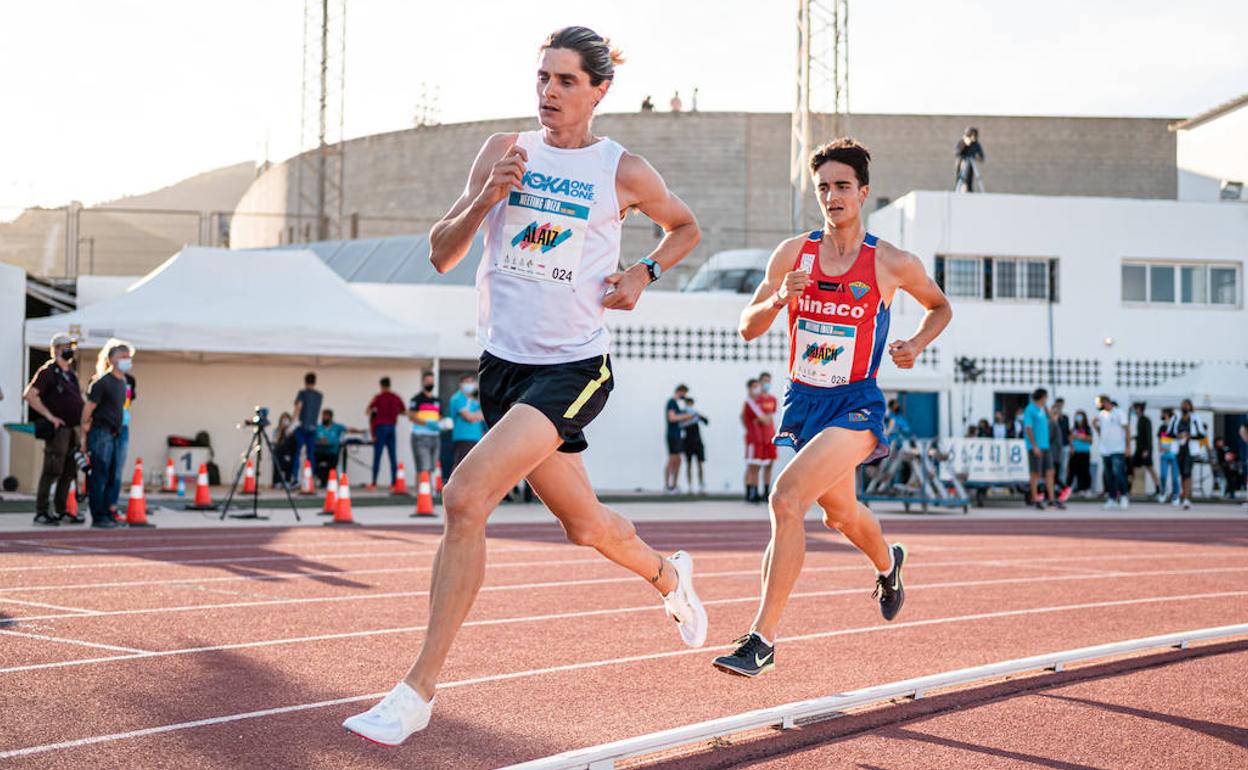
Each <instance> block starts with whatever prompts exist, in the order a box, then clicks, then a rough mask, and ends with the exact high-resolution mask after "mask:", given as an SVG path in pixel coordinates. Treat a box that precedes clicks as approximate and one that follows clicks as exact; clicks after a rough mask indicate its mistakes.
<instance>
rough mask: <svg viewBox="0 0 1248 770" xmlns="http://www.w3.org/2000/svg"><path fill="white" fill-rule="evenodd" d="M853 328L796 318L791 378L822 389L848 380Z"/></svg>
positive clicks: (852, 345)
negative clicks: (794, 351)
mask: <svg viewBox="0 0 1248 770" xmlns="http://www.w3.org/2000/svg"><path fill="white" fill-rule="evenodd" d="M857 331H858V330H857V329H856V328H855V327H853V326H842V325H840V324H830V323H824V322H822V321H815V320H812V319H810V318H798V319H797V329H796V334H797V345H796V348H797V350H796V353H797V354H796V355H795V356H794V359H793V372H792V377H793V379H795V380H799V381H801V382H804V383H806V384H807V385H817V386H819V387H824V388H826V387H834V386H836V385H844V384H846V383H848V382H849V376H850V374H851V372H852V370H853V366H854V335H855V333H856V332H857Z"/></svg>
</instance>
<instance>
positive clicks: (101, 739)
mask: <svg viewBox="0 0 1248 770" xmlns="http://www.w3.org/2000/svg"><path fill="white" fill-rule="evenodd" d="M1236 596H1248V591H1223V592H1219V593H1206V594H1185V595H1180V596H1154V597H1148V598H1143V599H1119V600H1115V601H1104V602H1085V603H1081V604H1061V605H1053V606H1049V607H1030V608H1027V609H1021V610H1002V611H998V612H981V613H975V614H972V615H956V616H951V617H945V618H931V619H928V620H914V621H909V622H902V623H890V624H888V625H879V626H862V627H859V628H843V629H838V630H835V631H821V632H816V633H810V634H802V635H799V636H791V637H782V638H781V639H780V641H783V642H789V643H797V642H806V641H812V640H815V639H827V638H830V637H836V636H852V635H857V634H871V633H880V632H887V631H896V630H898V629H902V628H917V627H920V626H933V625H941V624H945V623H965V622H972V621H977V620H993V619H997V618H1008V617H1019V616H1025V615H1039V614H1045V613H1058V612H1070V611H1073V610H1086V609H1097V608H1102V607H1124V606H1129V605H1136V604H1155V603H1164V602H1184V601H1199V600H1202V599H1222V598H1229V597H1236ZM730 647H731V646H730V645H726V646H720V647H701V648H698V649H682V650H671V651H667V652H654V653H649V654H645V655H631V656H628V657H616V658H608V659H606V660H591V661H585V662H582V663H568V664H564V665H562V666H550V667H548V668H536V669H529V670H527V671H512V672H508V673H505V674H491V675H487V676H480V677H474V678H471V679H460V680H457V681H453V682H446V683H444V684H440V685H438V689H440V690H449V689H453V688H456V687H470V686H473V685H479V684H487V683H492V682H503V681H508V680H513V679H525V678H529V677H537V676H545V675H548V674H558V673H564V672H567V671H580V670H583V669H591V668H602V667H606V666H619V665H623V664H627V663H641V662H645V661H651V660H660V659H663V658H675V657H683V656H685V655H706V654H708V653H713V652H715V651H717V650H722V649H730ZM385 694H386V693H384V692H377V693H368V694H366V695H352V696H348V697H345V698H334V699H332V700H323V701H316V702H312V703H299V704H294V705H290V706H278V707H276V708H268V709H261V710H259V711H245V712H242V713H237V714H226V715H222V716H216V717H208V718H206V719H196V720H192V721H189V722H176V723H173V724H167V725H159V726H157V727H145V728H142V729H139V730H129V731H126V732H121V733H111V734H108V735H93V736H89V737H86V738H75V739H73V740H68V741H59V742H57V743H45V744H42V745H39V746H29V747H26V748H21V749H10V750H8V751H2V752H0V759H11V758H13V757H24V756H29V755H31V754H43V753H46V752H49V751H63V750H66V749H73V748H78V747H81V746H92V745H96V744H100V743H110V742H113V741H120V740H126V739H129V738H142V737H145V736H148V735H159V734H161V733H171V732H179V731H182V730H191V729H194V728H197V727H207V726H210V725H219V724H226V723H230V722H241V721H244V720H249V719H260V718H263V717H268V716H275V715H278V714H290V713H294V712H299V711H308V710H310V709H319V708H328V707H332V706H341V705H344V704H347V703H359V702H361V701H369V700H375V699H377V698H381V697H383V696H385Z"/></svg>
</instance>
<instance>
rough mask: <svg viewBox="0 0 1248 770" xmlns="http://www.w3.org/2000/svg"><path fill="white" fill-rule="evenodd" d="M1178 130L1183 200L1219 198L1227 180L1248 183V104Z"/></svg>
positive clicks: (1180, 188) (1181, 198) (1179, 183)
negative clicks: (1223, 184) (1191, 126)
mask: <svg viewBox="0 0 1248 770" xmlns="http://www.w3.org/2000/svg"><path fill="white" fill-rule="evenodd" d="M1176 133H1177V135H1178V194H1179V200H1190V201H1216V200H1218V195H1219V192H1220V190H1221V187H1222V182H1223V181H1224V180H1230V181H1237V182H1244V183H1245V184H1248V105H1244V106H1241V107H1239V108H1238V109H1236V110H1232V111H1230V112H1228V113H1226V114H1224V115H1221V116H1219V117H1217V118H1214V119H1213V120H1210V121H1208V122H1206V123H1201V124H1199V125H1197V126H1195V127H1193V128H1189V129H1180V130H1178V131H1177V132H1176ZM1243 197H1244V198H1245V199H1248V195H1244V196H1243Z"/></svg>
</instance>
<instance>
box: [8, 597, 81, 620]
mask: <svg viewBox="0 0 1248 770" xmlns="http://www.w3.org/2000/svg"><path fill="white" fill-rule="evenodd" d="M0 602H4V603H6V604H24V605H27V606H29V607H43V608H45V609H49V610H62V611H64V612H74V613H78V614H79V615H94V614H96V610H86V609H83V608H82V607H66V606H65V605H63V604H48V603H47V602H32V601H27V600H25V599H6V598H4V597H3V596H0Z"/></svg>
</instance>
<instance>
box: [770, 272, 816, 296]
mask: <svg viewBox="0 0 1248 770" xmlns="http://www.w3.org/2000/svg"><path fill="white" fill-rule="evenodd" d="M809 285H810V273H808V272H806V271H805V270H794V271H792V272H791V273H789V274H787V275H785V276H784V283H782V284H780V290H779V291H777V292H776V300H777V303H776V304H782V303H783V304H788V303H789V302H790V301H792V299H793V298H794V297H800V296H801V295H802V292H804V291H806V287H807V286H809Z"/></svg>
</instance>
